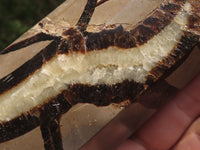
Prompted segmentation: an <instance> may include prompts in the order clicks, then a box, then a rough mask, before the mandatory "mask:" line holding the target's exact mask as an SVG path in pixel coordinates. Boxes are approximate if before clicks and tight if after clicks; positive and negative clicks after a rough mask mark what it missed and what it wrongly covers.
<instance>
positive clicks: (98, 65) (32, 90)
mask: <svg viewBox="0 0 200 150" xmlns="http://www.w3.org/2000/svg"><path fill="white" fill-rule="evenodd" d="M110 2H111V1H108V2H107V1H105V2H104V3H102V4H101V5H100V3H101V1H99V3H97V4H98V5H99V6H98V7H97V6H96V5H97V4H96V2H95V1H88V2H87V4H86V7H85V9H84V8H83V9H84V11H83V9H81V10H82V11H83V13H80V14H79V15H77V16H79V17H80V19H79V20H77V22H76V23H74V22H66V21H62V22H56V23H54V22H52V21H51V20H50V19H48V18H47V19H46V20H43V21H42V22H40V23H38V24H37V25H36V26H35V27H34V30H35V33H34V35H33V36H32V37H27V38H25V39H24V40H22V41H19V42H17V43H14V44H13V45H11V46H10V47H8V48H7V49H5V50H4V51H3V52H1V54H0V58H2V59H1V60H2V61H3V63H2V64H1V66H0V67H1V68H2V70H3V71H2V72H1V74H0V77H1V80H0V122H2V124H4V123H6V122H9V121H12V120H13V119H17V117H19V116H21V114H23V113H29V114H31V113H32V114H34V117H36V118H37V117H38V112H39V114H40V113H41V110H42V109H41V110H40V108H43V107H45V108H46V105H47V106H48V107H50V106H51V105H54V102H55V103H58V104H59V105H64V104H65V105H66V107H62V106H59V105H58V109H57V110H58V112H56V115H55V116H58V115H57V114H62V113H64V112H66V111H67V110H68V109H69V108H70V107H71V105H75V104H77V103H93V104H95V105H98V106H99V105H101V106H104V105H108V104H111V103H118V102H122V101H124V100H127V99H129V100H130V101H132V102H133V101H135V98H136V97H138V96H139V95H140V94H142V93H143V91H145V90H146V89H147V88H148V87H149V86H151V84H152V83H154V82H156V81H157V80H159V79H160V78H161V77H162V76H163V75H166V74H167V73H168V71H169V70H171V69H172V70H173V67H174V66H176V65H177V63H180V62H181V61H183V58H185V57H186V56H187V55H188V54H189V53H190V51H191V49H192V48H193V47H194V46H195V44H196V43H197V42H198V41H199V34H198V33H199V31H198V26H197V27H196V26H191V23H190V21H191V20H192V21H193V22H195V24H198V21H199V20H198V19H199V18H198V17H199V16H195V15H194V14H193V12H194V11H195V10H196V8H195V7H194V6H193V5H194V2H193V1H186V0H185V1H184V0H182V1H181V0H180V1H170V2H169V1H163V3H162V4H160V6H159V7H158V8H157V9H155V10H154V11H153V12H151V13H150V14H149V16H148V17H146V18H144V19H143V20H142V21H141V22H139V23H138V24H134V23H132V22H133V20H129V22H126V21H125V20H126V18H124V20H121V22H118V21H119V20H116V19H115V17H116V18H117V15H116V16H113V20H115V21H113V20H109V21H105V20H104V21H105V24H101V23H100V20H99V19H98V17H95V13H96V11H99V9H100V7H103V5H105V7H106V6H107V7H108V6H109V5H110ZM154 2H155V1H153V2H152V3H154ZM69 3H70V2H69ZM81 3H82V2H81ZM106 3H107V4H108V5H106ZM129 3H130V2H129V1H125V2H124V3H123V5H124V6H125V8H129V7H131V6H130V5H129ZM81 6H82V4H81ZM95 7H97V8H96V9H95ZM89 8H90V9H89ZM103 8H104V7H103ZM71 9H72V8H71V7H70V8H69V10H71ZM116 10H117V8H116ZM116 10H114V11H116ZM125 12H126V11H125ZM93 13H94V14H93ZM81 14H82V15H81ZM91 14H93V15H94V19H93V16H92V15H91ZM115 14H116V13H115ZM107 15H108V16H109V17H110V15H112V13H108V14H107ZM120 15H124V13H121V14H120ZM90 17H92V18H90ZM104 18H106V17H104ZM137 19H138V20H139V19H141V17H138V18H137ZM194 19H196V20H194ZM90 20H91V21H90ZM116 21H117V22H116ZM95 22H98V24H94V23H95ZM71 24H73V26H72V25H71ZM88 24H89V25H88ZM38 47H40V49H39V48H38ZM12 58H15V59H12ZM18 60H20V61H18ZM15 62H16V63H15ZM12 64H13V65H12ZM9 66H11V67H9ZM48 107H47V110H48ZM42 111H43V110H42ZM48 111H50V109H49V110H48ZM30 112H31V113H30ZM35 114H37V115H35ZM42 114H43V113H42ZM44 114H46V112H45V113H44ZM39 116H40V115H39ZM55 116H54V117H55ZM36 120H37V119H36ZM37 122H38V120H37V121H36V123H35V124H37ZM30 124H31V123H30ZM44 124H45V123H44ZM24 132H25V131H24ZM18 134H19V133H18ZM14 136H15V135H14ZM8 138H9V137H7V138H5V139H6V140H7V139H8ZM2 141H3V140H2Z"/></svg>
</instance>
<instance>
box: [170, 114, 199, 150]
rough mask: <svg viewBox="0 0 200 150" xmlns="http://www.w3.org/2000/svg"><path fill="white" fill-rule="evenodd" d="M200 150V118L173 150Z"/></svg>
mask: <svg viewBox="0 0 200 150" xmlns="http://www.w3.org/2000/svg"><path fill="white" fill-rule="evenodd" d="M199 148H200V117H199V118H198V119H197V120H196V121H195V122H194V123H193V124H192V125H191V127H190V128H189V129H188V131H187V132H186V133H185V135H184V136H183V138H182V139H181V140H180V141H179V142H178V144H176V145H175V146H174V148H172V150H183V149H184V150H199Z"/></svg>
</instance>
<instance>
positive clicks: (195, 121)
mask: <svg viewBox="0 0 200 150" xmlns="http://www.w3.org/2000/svg"><path fill="white" fill-rule="evenodd" d="M147 113H148V114H151V113H152V114H153V111H151V110H150V111H149V112H147ZM132 116H134V111H132V110H131V106H130V107H129V108H128V109H127V110H125V112H124V113H123V115H121V116H119V117H118V118H117V119H114V120H113V121H111V123H109V125H108V126H106V127H105V128H104V129H103V130H102V131H101V132H100V133H99V134H97V135H96V136H95V137H94V138H92V140H90V141H89V142H88V143H87V144H86V145H84V146H83V147H82V148H81V150H199V147H200V117H199V116H200V73H199V74H198V75H197V76H196V77H195V79H194V80H193V81H191V82H190V83H189V84H188V85H187V86H186V87H185V88H184V89H183V90H181V91H179V92H178V93H177V94H176V95H175V96H173V97H172V98H171V99H170V101H169V102H168V103H167V104H166V105H164V106H163V107H162V108H161V109H159V110H158V111H157V112H156V113H154V114H153V115H152V117H151V118H150V119H149V120H148V121H147V122H146V123H145V124H144V125H142V126H141V127H140V128H139V129H137V130H136V131H135V130H134V129H135V128H136V126H135V122H134V121H132V120H133V119H131V117H132Z"/></svg>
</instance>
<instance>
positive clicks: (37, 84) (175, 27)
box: [0, 3, 190, 122]
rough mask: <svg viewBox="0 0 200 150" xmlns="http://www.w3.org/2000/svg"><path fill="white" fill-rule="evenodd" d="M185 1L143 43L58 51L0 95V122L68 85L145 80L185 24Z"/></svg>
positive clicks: (7, 119)
mask: <svg viewBox="0 0 200 150" xmlns="http://www.w3.org/2000/svg"><path fill="white" fill-rule="evenodd" d="M189 6H190V5H189V3H186V4H185V7H184V8H183V9H182V10H181V11H180V12H179V13H178V15H177V16H176V17H175V19H174V20H173V21H172V22H171V23H170V24H169V25H168V26H167V27H165V29H164V30H162V31H161V32H160V33H159V34H157V35H156V36H154V37H153V38H152V39H151V40H149V41H148V42H147V43H146V44H144V45H142V46H140V47H136V48H130V49H126V50H122V49H120V48H117V47H109V48H108V49H103V50H101V51H92V52H88V53H85V54H82V53H70V54H59V55H57V56H55V57H54V58H52V59H51V60H50V61H49V62H47V63H46V64H44V65H43V66H42V68H41V69H39V70H37V71H36V72H35V73H34V74H33V75H32V76H30V77H29V78H27V79H26V80H25V81H23V82H22V83H20V84H18V85H17V86H16V87H14V88H12V89H10V90H9V91H8V92H6V93H5V94H3V95H1V96H0V121H1V122H4V121H9V120H11V119H13V118H15V117H17V116H18V115H20V114H21V113H23V112H27V111H29V110H30V109H31V108H33V107H35V106H37V105H38V104H42V103H44V101H45V100H47V99H49V98H52V97H54V96H56V95H57V94H58V93H60V92H61V91H62V90H64V89H66V88H67V86H68V85H69V84H73V83H81V84H90V85H96V84H108V85H112V84H116V83H120V82H122V81H123V80H126V79H128V80H134V81H135V82H138V83H145V81H146V76H147V75H148V72H149V71H151V69H152V68H154V67H156V65H157V64H158V62H159V61H160V60H161V59H162V58H164V57H166V56H168V55H169V53H170V52H171V51H172V50H173V48H174V46H175V45H176V44H177V42H179V41H180V39H181V37H182V35H183V32H184V30H185V27H186V23H187V19H188V13H187V11H189V9H190V7H189Z"/></svg>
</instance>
